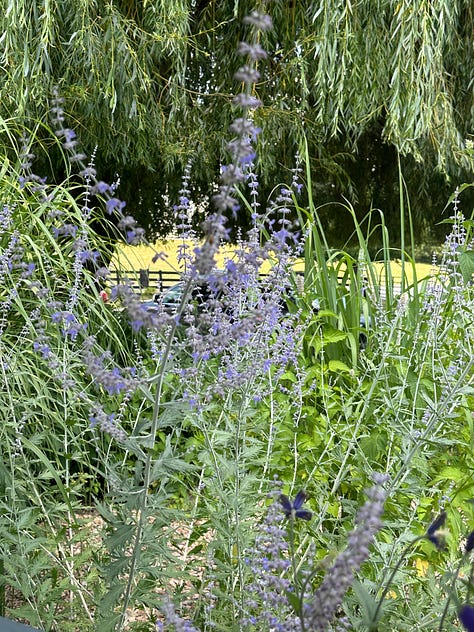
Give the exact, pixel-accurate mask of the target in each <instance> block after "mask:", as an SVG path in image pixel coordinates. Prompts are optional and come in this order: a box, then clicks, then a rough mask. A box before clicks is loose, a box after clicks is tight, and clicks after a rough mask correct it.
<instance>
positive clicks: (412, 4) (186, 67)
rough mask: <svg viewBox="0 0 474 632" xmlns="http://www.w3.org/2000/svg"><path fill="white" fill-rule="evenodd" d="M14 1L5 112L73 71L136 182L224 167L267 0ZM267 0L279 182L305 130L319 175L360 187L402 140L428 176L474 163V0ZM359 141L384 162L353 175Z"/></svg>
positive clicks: (158, 187) (41, 109) (82, 103)
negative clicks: (255, 24) (472, 145)
mask: <svg viewBox="0 0 474 632" xmlns="http://www.w3.org/2000/svg"><path fill="white" fill-rule="evenodd" d="M4 5H5V6H6V10H5V11H2V12H1V14H0V33H1V34H2V35H1V37H0V40H1V46H0V64H1V70H2V81H1V82H0V114H1V115H2V116H3V117H10V116H12V115H18V116H19V117H20V118H21V119H22V120H26V119H35V120H37V119H42V118H44V117H45V112H46V111H47V107H48V105H47V104H48V100H49V98H50V95H51V90H52V87H53V86H55V85H58V86H59V88H60V91H61V93H62V94H63V95H64V97H65V98H66V110H67V111H68V112H69V113H70V114H71V116H72V117H73V118H74V119H76V120H77V124H78V125H79V126H80V129H79V131H80V133H81V139H82V141H83V142H84V145H85V147H86V148H88V149H89V150H91V149H92V148H93V147H95V146H96V145H97V146H98V147H99V156H100V157H101V159H102V160H103V161H104V164H107V165H108V166H109V169H110V171H111V172H113V171H117V172H119V173H122V175H123V178H124V180H126V181H127V182H128V185H129V187H130V188H131V189H132V190H133V188H134V186H135V188H137V187H142V188H147V187H148V188H151V189H153V191H154V192H155V193H156V191H159V192H161V193H164V192H166V191H167V190H169V189H170V188H171V189H173V186H174V185H176V186H178V185H179V181H180V177H181V173H182V168H183V166H184V165H185V164H186V163H187V161H188V160H189V159H190V158H191V157H192V158H193V160H194V166H193V172H194V177H195V179H196V182H197V183H200V184H201V190H203V191H204V189H205V188H206V184H207V183H209V182H210V181H213V180H214V179H215V174H216V173H217V170H218V168H219V163H220V161H221V160H222V159H223V158H224V154H223V146H222V145H223V140H222V139H223V134H222V131H223V130H226V129H227V126H228V123H229V121H230V119H231V117H232V115H233V112H232V108H231V106H230V100H231V97H232V96H233V94H234V93H235V92H238V86H236V85H235V83H234V82H233V80H232V77H233V73H234V72H235V70H236V68H237V67H238V64H239V63H240V61H239V59H238V58H237V56H236V54H235V51H236V47H237V43H238V42H239V41H240V40H241V39H244V36H245V34H244V33H243V31H242V27H241V18H242V17H243V16H244V15H245V14H247V13H248V12H249V11H250V10H252V9H253V8H255V7H256V5H258V2H257V3H256V2H255V0H166V2H165V1H164V0H143V1H138V0H109V1H104V0H5V2H4ZM266 10H267V11H268V12H269V13H271V15H272V17H273V21H274V30H273V31H272V32H270V33H267V34H264V35H263V36H262V37H264V38H265V41H263V42H262V44H263V45H264V47H265V48H266V50H268V51H273V53H272V55H271V56H270V57H269V59H268V60H267V61H266V62H265V63H264V64H263V65H262V68H263V72H262V77H261V80H260V82H259V83H258V84H257V86H256V92H257V93H258V96H259V98H261V99H262V101H263V103H264V106H263V107H262V108H260V109H259V110H258V111H257V113H256V119H257V120H256V122H257V124H258V125H260V126H261V127H262V128H263V134H262V135H261V140H260V144H261V148H260V151H259V155H260V156H262V158H261V164H260V167H259V168H260V171H261V173H262V180H263V181H265V180H266V181H272V182H275V174H276V173H277V174H278V173H282V167H283V168H284V167H286V168H291V166H293V157H294V153H295V151H296V149H298V147H299V145H300V142H301V140H302V138H303V136H306V138H307V139H308V141H309V146H310V153H311V155H312V156H313V159H314V164H313V169H314V172H315V178H316V179H317V180H321V179H324V178H328V177H330V178H332V179H333V180H336V181H338V182H340V181H343V182H344V183H345V185H344V186H346V187H347V191H348V192H349V193H351V188H350V184H351V181H350V177H352V178H353V180H357V178H359V180H367V178H369V177H372V176H371V174H373V172H374V171H384V172H386V173H388V171H390V169H391V166H392V167H393V162H394V160H396V156H397V153H399V154H400V155H401V156H402V158H403V157H405V160H406V163H407V165H412V167H414V168H417V169H418V177H419V176H420V173H421V174H422V176H426V178H428V180H427V182H428V181H429V178H430V177H431V175H432V173H433V170H434V171H437V172H439V173H441V174H443V175H447V176H451V177H454V178H457V179H458V178H462V177H465V174H466V173H467V174H469V173H472V170H473V162H474V160H473V158H472V153H471V155H469V152H468V151H466V139H468V138H469V134H472V132H473V130H474V65H473V64H472V55H473V48H472V46H473V38H474V36H473V32H474V30H473V29H474V7H473V5H472V3H470V2H467V1H466V0H359V1H356V0H352V1H351V0H344V1H343V0H318V1H316V0H273V1H272V2H270V3H269V4H268V5H267V6H266ZM77 124H76V126H77ZM351 152H352V153H355V154H357V153H358V154H359V155H360V156H362V160H364V161H366V162H368V164H367V168H366V169H363V170H362V173H359V174H357V173H354V172H352V175H351V176H350V177H349V178H346V179H345V180H344V177H343V176H347V173H346V172H345V169H346V168H347V165H348V164H350V161H349V162H347V161H346V162H345V156H346V154H347V153H351ZM378 154H380V156H378ZM384 161H385V164H384ZM390 162H391V163H392V164H391V165H390V164H389V163H390ZM379 163H380V164H379ZM417 164H422V167H421V172H420V168H419V167H416V165H417ZM144 167H147V168H148V169H144ZM283 171H284V169H283ZM349 171H350V169H349ZM328 174H329V176H328ZM386 177H391V176H386ZM382 180H383V178H382ZM422 180H423V178H422ZM359 184H360V183H359ZM425 184H426V182H425ZM356 186H357V182H356ZM383 186H384V183H383V182H382V183H380V182H378V183H377V182H375V184H373V185H372V188H374V187H379V188H383ZM417 186H418V188H420V186H421V185H420V182H419V183H418V185H417ZM359 194H360V191H359ZM370 196H371V192H370V191H369V193H368V195H367V203H370V201H371V199H370ZM444 202H445V200H443V204H444Z"/></svg>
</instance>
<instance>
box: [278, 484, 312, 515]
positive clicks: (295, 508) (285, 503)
mask: <svg viewBox="0 0 474 632" xmlns="http://www.w3.org/2000/svg"><path fill="white" fill-rule="evenodd" d="M305 500H306V492H305V491H303V490H301V491H299V492H298V493H297V494H296V496H295V499H294V501H293V502H292V501H291V500H290V499H289V498H288V496H285V494H280V504H281V506H282V507H283V512H284V514H285V516H286V517H287V518H291V519H293V518H300V519H301V520H311V518H312V516H313V514H312V513H311V511H309V510H308V509H302V506H303V503H304V501H305Z"/></svg>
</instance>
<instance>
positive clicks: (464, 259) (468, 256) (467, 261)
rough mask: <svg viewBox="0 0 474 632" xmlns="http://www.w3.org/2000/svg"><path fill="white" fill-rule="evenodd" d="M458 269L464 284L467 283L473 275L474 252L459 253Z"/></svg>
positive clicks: (464, 251)
mask: <svg viewBox="0 0 474 632" xmlns="http://www.w3.org/2000/svg"><path fill="white" fill-rule="evenodd" d="M459 267H460V268H461V274H462V278H463V281H464V283H469V281H471V279H472V275H473V274H474V250H463V251H462V252H460V253H459Z"/></svg>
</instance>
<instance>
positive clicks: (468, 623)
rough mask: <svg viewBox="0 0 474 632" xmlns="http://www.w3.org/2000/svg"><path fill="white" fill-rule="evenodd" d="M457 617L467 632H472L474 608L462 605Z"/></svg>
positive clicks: (473, 628) (473, 629)
mask: <svg viewBox="0 0 474 632" xmlns="http://www.w3.org/2000/svg"><path fill="white" fill-rule="evenodd" d="M458 616H459V621H461V623H462V624H463V626H464V627H465V629H466V630H467V632H474V608H473V607H472V606H470V605H469V604H464V606H461V608H460V610H459V612H458Z"/></svg>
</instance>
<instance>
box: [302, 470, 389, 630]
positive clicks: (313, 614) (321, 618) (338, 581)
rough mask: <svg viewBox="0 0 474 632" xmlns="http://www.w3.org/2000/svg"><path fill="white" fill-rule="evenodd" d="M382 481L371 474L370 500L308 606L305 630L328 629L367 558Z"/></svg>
mask: <svg viewBox="0 0 474 632" xmlns="http://www.w3.org/2000/svg"><path fill="white" fill-rule="evenodd" d="M385 481H386V477H385V476H382V475H375V476H374V482H375V485H374V487H372V488H371V489H369V490H368V491H367V496H368V498H369V500H368V501H367V502H366V503H365V504H364V505H363V507H362V508H361V509H360V511H359V513H358V514H357V517H356V526H355V529H354V530H353V531H351V533H350V534H349V538H348V545H347V548H346V549H345V550H344V551H342V553H340V554H339V555H338V557H337V558H336V561H335V562H334V565H333V566H332V568H330V569H329V570H328V572H327V573H326V575H325V577H324V579H323V581H322V583H321V585H320V586H319V588H318V589H317V591H316V592H315V594H314V597H313V599H312V600H311V602H310V604H309V605H308V608H307V610H306V614H305V629H306V630H307V631H308V632H309V631H311V632H325V631H326V630H327V629H328V627H329V625H330V624H331V621H332V619H333V618H334V615H335V614H336V611H337V608H338V607H339V606H340V604H341V603H342V600H343V598H344V595H345V594H346V592H347V590H348V589H349V587H350V586H351V584H352V582H353V580H354V575H355V574H356V573H357V572H358V571H359V569H360V567H361V566H362V564H363V562H365V560H366V559H367V557H368V555H369V547H370V545H371V543H372V541H373V539H374V536H375V534H376V533H377V532H378V531H379V530H380V528H381V527H382V521H381V516H382V513H383V506H384V501H385V498H386V493H385V491H384V489H383V487H382V485H383V483H384V482H385Z"/></svg>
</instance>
